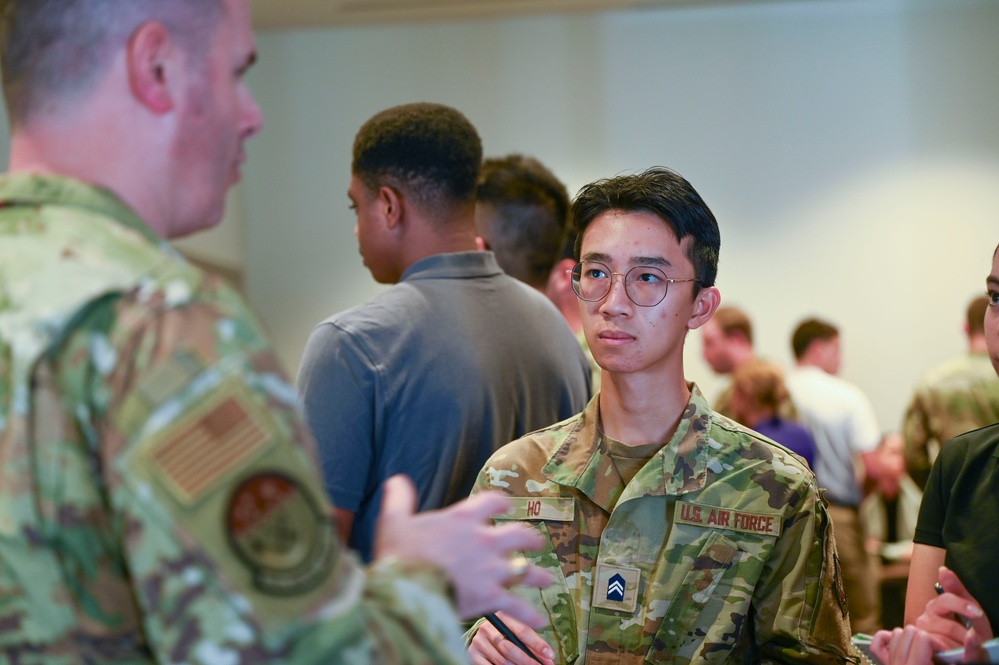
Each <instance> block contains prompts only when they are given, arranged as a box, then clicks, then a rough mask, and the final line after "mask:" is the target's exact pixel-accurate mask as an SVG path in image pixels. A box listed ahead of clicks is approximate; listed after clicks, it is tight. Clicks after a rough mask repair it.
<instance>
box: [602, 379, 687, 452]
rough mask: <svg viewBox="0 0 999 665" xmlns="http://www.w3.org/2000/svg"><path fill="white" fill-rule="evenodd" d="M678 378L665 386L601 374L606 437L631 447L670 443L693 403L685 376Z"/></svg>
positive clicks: (603, 425) (658, 381)
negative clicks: (688, 405) (685, 411)
mask: <svg viewBox="0 0 999 665" xmlns="http://www.w3.org/2000/svg"><path fill="white" fill-rule="evenodd" d="M677 377H678V379H677V380H676V381H674V382H673V384H672V385H664V383H663V381H662V380H661V377H655V378H654V377H649V376H632V375H627V374H619V373H615V372H608V371H607V370H604V371H602V372H601V375H600V421H601V425H602V427H603V430H604V432H605V433H606V434H607V436H609V437H611V438H612V439H615V440H617V441H620V442H622V443H624V444H626V445H629V446H640V445H644V444H646V443H661V442H666V441H669V440H670V438H672V436H673V433H674V432H675V431H676V427H677V425H678V424H679V423H680V417H681V416H682V415H683V412H684V409H686V407H687V403H688V402H689V401H690V389H689V388H688V387H687V384H686V383H685V382H684V380H683V374H682V373H680V374H677Z"/></svg>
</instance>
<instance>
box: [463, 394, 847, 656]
mask: <svg viewBox="0 0 999 665" xmlns="http://www.w3.org/2000/svg"><path fill="white" fill-rule="evenodd" d="M691 391H692V395H691V399H690V402H689V404H688V405H687V409H686V411H685V412H684V414H683V417H682V419H681V421H680V424H679V426H678V427H677V430H676V433H675V434H674V436H673V438H672V440H670V441H669V442H668V443H667V444H666V445H665V446H663V448H661V449H660V450H659V451H658V452H657V453H656V454H655V455H654V456H653V457H652V459H651V460H649V462H647V463H646V464H645V466H643V467H642V469H641V470H640V471H639V472H638V474H637V475H636V476H635V477H634V478H633V479H632V481H631V482H630V483H629V484H628V485H627V486H624V485H623V484H622V481H621V478H620V476H619V475H618V474H617V471H616V469H615V466H614V464H613V462H612V461H611V459H610V457H609V456H608V454H607V448H606V445H605V443H604V442H603V440H602V437H601V435H600V430H599V421H600V414H599V396H598V397H596V398H594V399H593V400H592V401H591V402H590V404H589V405H588V406H587V408H586V410H585V411H584V412H583V413H581V414H580V415H578V416H576V417H574V418H572V419H569V420H567V421H564V422H562V423H559V424H557V425H554V426H552V427H550V428H548V429H545V430H541V431H538V432H535V433H533V434H530V435H528V436H526V437H523V438H521V439H519V440H517V441H515V442H513V443H511V444H508V445H507V446H505V447H503V448H502V449H500V450H499V451H498V452H497V453H496V454H495V455H493V457H492V458H491V459H490V460H489V462H488V463H487V464H486V466H485V467H484V468H483V470H482V473H481V474H480V476H479V479H478V482H477V484H476V491H478V490H484V489H493V490H498V491H501V492H504V493H506V494H508V495H509V496H511V497H513V501H514V508H513V511H512V512H511V513H510V514H509V515H508V516H506V519H512V520H519V521H523V522H526V523H530V524H532V525H533V526H534V527H535V528H536V529H537V530H538V531H539V532H540V533H542V534H543V535H544V536H545V539H546V541H547V545H546V546H545V548H544V549H543V550H542V551H540V552H538V553H526V555H527V556H529V557H530V558H531V559H532V560H533V561H534V562H535V563H537V564H539V565H541V566H544V567H546V568H549V569H550V570H552V571H553V573H554V574H555V576H556V582H555V584H554V585H553V586H551V587H549V588H548V589H544V590H540V591H538V590H528V589H522V590H521V593H523V594H524V595H525V597H526V598H529V599H531V600H532V602H534V603H535V605H536V607H538V608H539V609H540V610H541V611H542V612H544V613H547V615H548V616H549V617H550V619H551V627H550V628H548V629H545V630H544V631H543V632H542V633H541V635H542V637H543V638H544V639H545V640H546V641H548V643H549V644H551V645H552V647H553V648H554V650H555V653H556V662H558V663H566V664H568V663H575V664H576V665H583V664H585V665H603V664H606V663H620V664H624V663H645V662H648V663H673V664H676V665H686V664H687V663H748V662H752V663H785V662H794V663H805V662H807V663H845V662H859V660H860V655H859V654H858V653H856V652H855V651H853V648H852V647H851V646H850V634H849V619H848V615H847V610H846V599H845V597H844V596H843V593H842V586H841V584H840V580H839V570H838V564H837V562H836V549H835V544H834V540H833V535H832V529H831V524H830V522H829V519H828V517H827V515H826V511H825V508H824V506H823V503H822V501H821V499H820V497H819V491H818V488H817V487H816V485H815V478H814V476H813V475H812V473H811V472H810V471H809V470H808V468H807V467H806V466H805V464H804V462H803V461H802V460H801V459H800V458H798V457H796V456H795V455H794V454H793V453H791V452H790V451H788V450H787V449H785V448H783V447H781V446H780V445H778V444H776V443H773V442H771V441H769V440H768V439H765V438H762V437H761V436H759V435H757V434H756V433H754V432H752V431H750V430H747V429H745V428H743V427H741V426H740V425H738V424H736V423H734V422H732V421H731V420H728V419H726V418H723V417H721V416H719V415H718V414H716V413H714V412H713V411H711V410H710V409H709V408H708V406H707V403H706V401H705V400H704V398H703V396H702V395H701V393H700V391H699V390H698V389H697V387H696V386H694V385H692V384H691Z"/></svg>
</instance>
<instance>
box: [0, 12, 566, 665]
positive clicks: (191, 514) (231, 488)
mask: <svg viewBox="0 0 999 665" xmlns="http://www.w3.org/2000/svg"><path fill="white" fill-rule="evenodd" d="M2 6H3V10H2V18H3V25H2V38H0V66H2V71H3V83H4V94H5V99H6V103H7V108H8V110H9V117H10V120H11V124H12V140H11V145H12V147H11V156H10V173H8V174H7V175H5V176H4V177H2V178H0V652H2V653H3V654H4V657H5V658H6V660H5V662H11V663H46V664H47V665H63V664H71V663H98V662H100V663H105V662H115V663H125V662H127V663H152V662H172V663H180V662H184V663H190V664H192V665H194V664H207V663H213V664H214V663H232V664H237V663H251V662H253V663H260V662H284V663H305V662H309V663H313V662H336V663H364V662H378V663H386V662H388V663H392V662H407V663H409V662H442V663H457V662H463V661H464V659H465V656H464V648H463V644H462V642H461V635H460V629H459V625H458V620H457V617H456V612H455V610H454V608H453V607H452V605H451V599H452V593H453V598H454V600H456V602H457V614H460V615H461V616H463V617H466V618H468V617H473V616H479V615H481V613H483V612H488V611H491V610H495V609H503V610H512V611H514V613H516V614H517V615H519V616H521V617H523V618H525V619H528V620H530V621H532V622H533V623H537V621H538V620H540V617H539V616H537V613H536V612H534V611H532V610H530V609H529V608H528V607H527V606H526V605H525V604H523V603H522V602H518V601H516V599H515V598H514V597H513V596H511V595H510V594H509V593H508V592H507V591H506V589H505V586H506V585H507V584H510V583H513V582H515V581H518V580H519V581H522V582H524V583H543V582H544V581H545V579H546V577H547V576H546V574H545V573H544V572H543V571H540V570H538V569H536V568H532V567H530V566H526V565H523V564H522V563H521V562H519V561H515V562H514V563H510V562H509V561H508V560H507V559H506V556H505V555H506V553H507V552H509V551H510V550H512V549H520V548H523V547H527V548H530V547H532V546H535V545H536V544H537V542H536V541H537V537H536V536H532V535H528V534H527V533H526V530H523V531H514V530H506V529H496V528H493V527H488V526H486V525H485V522H486V520H487V518H488V517H489V516H491V515H494V514H495V513H497V512H502V511H503V510H505V509H506V502H505V500H504V499H502V498H501V497H496V496H492V497H489V498H486V499H485V500H483V501H470V502H467V503H464V504H461V505H459V506H456V507H454V508H453V509H451V510H448V511H447V512H444V513H436V514H426V515H413V500H414V498H413V492H412V488H411V486H409V484H408V483H407V482H405V481H403V480H401V479H393V480H392V481H390V483H389V484H390V487H389V488H388V490H387V492H386V501H385V505H384V509H383V512H382V523H381V527H382V528H381V529H380V531H379V542H378V544H377V552H378V555H379V557H378V560H377V562H376V563H375V564H374V565H373V566H371V567H370V568H368V569H364V568H361V567H360V566H359V564H358V563H357V560H356V558H355V557H354V556H353V555H352V554H350V553H348V552H346V551H345V550H344V547H343V544H342V543H341V542H340V541H339V540H338V539H337V536H336V531H335V528H334V526H333V523H332V520H331V517H330V513H331V508H330V506H329V505H328V503H327V500H326V499H325V496H324V493H323V489H322V483H321V480H320V478H319V476H318V475H317V473H316V463H315V455H314V448H313V443H312V441H311V439H310V438H309V436H308V434H307V432H306V428H305V426H304V425H303V423H302V421H301V419H300V418H299V416H298V414H297V411H296V400H295V392H294V390H293V388H292V387H291V386H290V385H289V384H288V383H287V381H286V379H285V377H284V376H282V374H281V371H280V370H279V368H278V364H277V361H276V359H275V356H274V354H273V352H272V350H271V348H270V346H269V344H268V343H267V341H266V340H265V339H264V337H263V335H262V333H261V330H260V327H259V325H258V323H257V322H256V320H255V319H254V318H253V317H252V316H251V314H250V313H249V312H248V311H247V309H246V307H245V305H244V304H243V302H242V301H241V299H240V298H239V297H238V296H237V295H236V294H235V293H234V292H233V291H232V290H230V289H228V288H226V287H225V286H223V285H222V284H220V283H219V282H218V281H216V280H213V279H212V278H210V277H208V276H206V275H205V274H204V273H202V272H200V271H199V270H197V269H195V268H193V267H192V266H190V265H189V264H188V263H186V262H185V261H184V260H183V259H181V258H180V257H179V256H178V255H177V254H176V253H175V252H173V251H172V250H171V248H170V246H169V245H168V244H167V242H166V241H165V240H164V238H171V237H176V236H180V235H184V234H187V233H191V232H194V231H197V230H199V229H203V228H207V227H209V226H212V225H213V224H215V223H217V222H218V220H219V219H220V218H221V216H222V212H223V202H224V197H225V192H226V190H227V189H228V187H229V186H230V185H231V184H233V183H234V182H236V180H238V178H239V168H240V164H241V163H242V161H243V158H244V151H243V143H244V141H246V140H247V139H249V138H250V137H251V136H253V135H254V134H255V133H256V132H257V131H258V130H259V129H260V126H261V122H262V118H261V113H260V109H259V108H258V107H257V105H256V102H255V101H254V100H253V97H252V96H251V95H250V92H249V90H248V89H247V87H246V83H245V81H244V74H245V73H246V70H247V69H248V68H249V67H250V65H251V64H252V63H253V61H254V58H255V50H254V40H253V35H252V33H251V30H250V17H249V5H248V2H247V0H127V1H126V0H86V1H85V2H64V1H55V0H22V1H7V2H4V3H3V5H2Z"/></svg>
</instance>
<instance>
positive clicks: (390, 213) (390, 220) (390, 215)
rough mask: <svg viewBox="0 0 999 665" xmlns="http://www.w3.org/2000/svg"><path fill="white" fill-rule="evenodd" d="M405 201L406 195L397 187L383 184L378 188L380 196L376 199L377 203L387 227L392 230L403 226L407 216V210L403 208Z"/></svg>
mask: <svg viewBox="0 0 999 665" xmlns="http://www.w3.org/2000/svg"><path fill="white" fill-rule="evenodd" d="M405 203H406V199H405V197H404V196H403V195H402V194H400V193H399V192H398V191H397V190H396V189H394V188H392V187H389V186H388V185H383V186H381V187H379V188H378V196H377V200H376V201H375V205H376V206H377V209H378V211H379V213H380V214H381V216H382V218H383V219H384V220H385V226H386V228H387V229H389V230H390V231H396V230H398V229H400V228H401V226H402V223H403V221H404V220H405V218H406V215H405V210H404V208H403V206H404V205H405Z"/></svg>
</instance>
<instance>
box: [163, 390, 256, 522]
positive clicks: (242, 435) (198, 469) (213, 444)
mask: <svg viewBox="0 0 999 665" xmlns="http://www.w3.org/2000/svg"><path fill="white" fill-rule="evenodd" d="M157 438H158V439H160V440H159V442H157V443H156V444H155V445H154V446H153V448H152V449H151V450H150V453H149V457H150V460H151V461H152V463H153V468H154V469H156V470H157V471H158V472H159V476H160V478H161V479H162V480H163V482H164V484H165V485H166V486H167V487H168V488H169V489H170V491H171V492H172V493H173V494H174V496H175V497H176V498H177V499H178V501H180V502H181V503H184V504H191V503H192V502H194V501H196V500H197V499H199V498H200V497H201V496H203V495H204V494H205V492H207V491H208V490H209V489H211V488H212V487H215V486H217V485H218V481H220V480H221V479H222V478H224V477H226V476H228V475H229V474H231V473H233V472H234V471H237V470H239V469H241V468H243V467H245V466H246V465H247V463H248V462H249V461H250V460H251V459H252V458H254V457H255V456H256V455H257V454H259V453H260V452H263V451H264V450H265V449H266V448H267V447H268V444H269V443H270V437H269V435H268V431H267V429H265V428H264V427H263V425H262V424H261V422H260V420H259V418H258V417H257V415H256V414H255V413H254V409H253V406H252V401H251V399H250V398H249V397H248V396H246V395H244V394H242V392H241V391H232V390H225V391H218V392H217V393H216V394H215V395H213V396H209V398H208V400H207V401H206V402H205V403H204V404H203V405H201V407H200V408H198V409H197V411H195V412H194V413H192V414H189V415H187V416H186V417H185V418H184V419H183V420H181V421H179V422H177V423H175V424H173V425H171V426H170V427H169V428H168V429H167V430H166V431H164V432H163V433H162V434H161V435H160V436H158V437H157Z"/></svg>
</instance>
